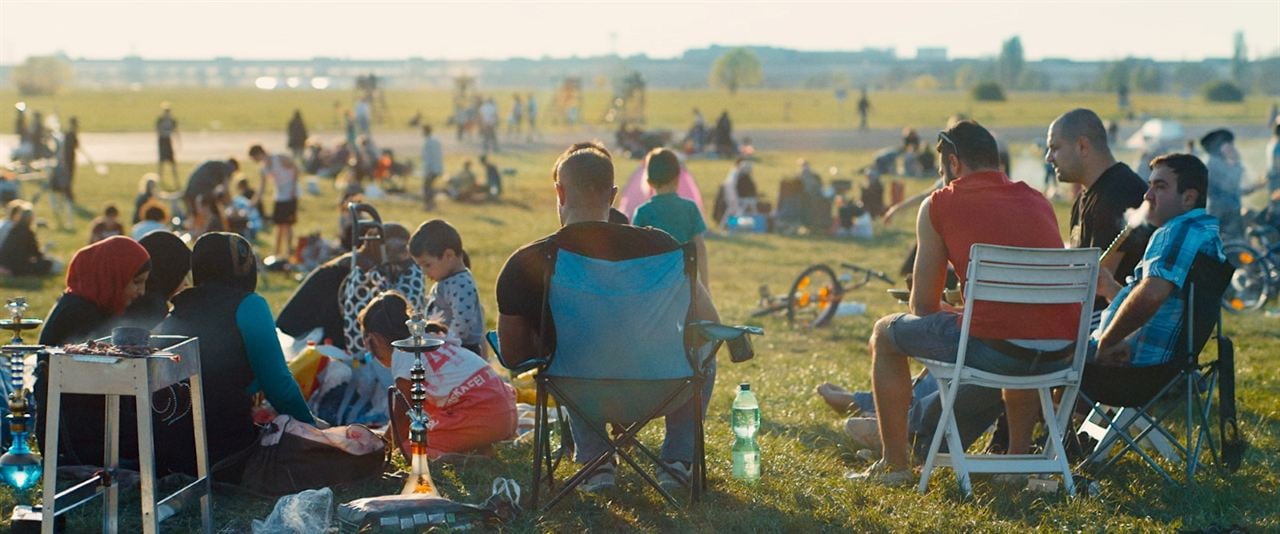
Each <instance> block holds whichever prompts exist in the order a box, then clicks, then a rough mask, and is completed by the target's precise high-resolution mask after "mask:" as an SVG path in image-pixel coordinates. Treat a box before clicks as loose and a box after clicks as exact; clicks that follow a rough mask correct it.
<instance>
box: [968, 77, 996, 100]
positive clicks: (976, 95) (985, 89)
mask: <svg viewBox="0 0 1280 534" xmlns="http://www.w3.org/2000/svg"><path fill="white" fill-rule="evenodd" d="M970 94H971V95H972V96H973V99H974V100H977V101H979V102H1004V88H1003V87H1000V84H998V83H996V82H982V83H980V84H978V85H975V86H973V91H972V92H971V93H970Z"/></svg>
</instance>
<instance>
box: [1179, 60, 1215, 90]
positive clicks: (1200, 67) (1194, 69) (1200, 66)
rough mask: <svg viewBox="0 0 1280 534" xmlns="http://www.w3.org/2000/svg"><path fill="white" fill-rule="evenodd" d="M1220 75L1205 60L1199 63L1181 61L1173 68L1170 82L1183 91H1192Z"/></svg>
mask: <svg viewBox="0 0 1280 534" xmlns="http://www.w3.org/2000/svg"><path fill="white" fill-rule="evenodd" d="M1217 77H1218V73H1217V72H1215V71H1214V70H1213V67H1210V66H1208V65H1206V64H1205V63H1204V62H1203V61H1202V62H1198V63H1180V64H1178V66H1177V67H1175V68H1174V69H1173V74H1172V76H1171V79H1170V82H1172V83H1173V86H1174V87H1176V88H1178V89H1179V90H1181V91H1187V92H1191V91H1194V90H1196V89H1199V88H1201V87H1203V86H1204V84H1205V82H1207V81H1210V80H1213V79H1214V78H1217Z"/></svg>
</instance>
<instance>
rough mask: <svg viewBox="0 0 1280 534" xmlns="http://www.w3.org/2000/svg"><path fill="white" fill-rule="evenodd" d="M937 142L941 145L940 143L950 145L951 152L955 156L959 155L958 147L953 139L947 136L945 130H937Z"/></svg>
mask: <svg viewBox="0 0 1280 534" xmlns="http://www.w3.org/2000/svg"><path fill="white" fill-rule="evenodd" d="M938 143H939V145H941V143H946V144H948V145H951V152H952V153H954V154H955V155H956V157H960V147H959V146H957V145H956V142H955V141H952V140H951V138H950V137H948V136H947V132H938Z"/></svg>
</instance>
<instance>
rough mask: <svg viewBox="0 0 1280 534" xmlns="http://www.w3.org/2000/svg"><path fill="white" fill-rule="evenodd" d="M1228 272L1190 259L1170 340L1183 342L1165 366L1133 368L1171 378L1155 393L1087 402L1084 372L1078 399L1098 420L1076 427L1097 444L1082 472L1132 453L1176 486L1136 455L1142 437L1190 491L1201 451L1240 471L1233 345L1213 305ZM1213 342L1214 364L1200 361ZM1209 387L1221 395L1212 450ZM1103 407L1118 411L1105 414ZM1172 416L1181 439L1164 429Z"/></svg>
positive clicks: (1201, 258)
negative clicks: (1178, 464) (1179, 467)
mask: <svg viewBox="0 0 1280 534" xmlns="http://www.w3.org/2000/svg"><path fill="white" fill-rule="evenodd" d="M1234 271H1235V267H1234V266H1232V265H1231V264H1230V263H1227V262H1223V261H1219V260H1218V259H1216V258H1211V257H1209V256H1206V255H1204V254H1199V255H1197V256H1196V258H1195V261H1194V263H1192V265H1191V270H1190V271H1189V273H1188V276H1187V282H1186V283H1185V284H1183V288H1182V298H1183V303H1184V304H1185V306H1186V308H1185V312H1184V314H1183V318H1182V324H1181V326H1180V327H1179V330H1178V333H1177V334H1176V335H1177V336H1178V337H1180V338H1183V339H1185V340H1186V343H1185V344H1181V346H1180V348H1179V350H1178V352H1177V354H1175V355H1174V359H1173V361H1171V362H1170V363H1168V364H1164V365H1162V366H1159V367H1158V368H1143V369H1139V370H1137V372H1148V373H1163V372H1166V370H1167V372H1168V373H1169V374H1170V375H1171V376H1170V379H1169V380H1168V381H1167V382H1165V383H1164V384H1163V386H1161V387H1160V388H1159V389H1158V390H1154V391H1151V390H1145V391H1144V390H1143V389H1142V388H1134V389H1129V390H1126V391H1124V392H1109V393H1106V394H1094V395H1092V396H1090V395H1089V391H1088V390H1089V389H1090V388H1089V387H1088V384H1087V381H1088V374H1087V373H1086V377H1085V379H1086V384H1085V386H1084V387H1083V388H1082V393H1081V397H1082V398H1084V400H1085V401H1086V402H1087V403H1088V404H1089V405H1090V406H1091V407H1092V412H1093V413H1092V417H1093V418H1094V419H1095V420H1100V421H1101V422H1102V424H1097V423H1094V422H1091V421H1086V423H1085V424H1084V425H1083V426H1082V427H1081V432H1082V433H1085V434H1088V435H1089V436H1090V437H1093V438H1094V439H1098V440H1099V442H1098V443H1097V445H1096V446H1095V447H1094V449H1093V451H1092V452H1091V454H1090V455H1089V457H1088V458H1087V459H1086V460H1085V462H1084V463H1085V464H1086V466H1088V464H1094V465H1092V466H1091V467H1093V473H1094V474H1101V473H1102V472H1104V471H1106V470H1107V469H1108V468H1110V467H1111V466H1113V465H1115V463H1116V461H1117V460H1119V459H1120V458H1121V457H1123V456H1124V455H1125V453H1127V452H1130V451H1132V452H1134V453H1136V454H1137V455H1138V456H1139V457H1141V459H1142V460H1143V462H1144V463H1146V464H1147V465H1148V466H1150V467H1151V468H1152V469H1153V470H1154V471H1156V472H1157V473H1159V474H1160V476H1161V477H1162V478H1164V479H1165V481H1167V482H1169V483H1174V482H1175V480H1174V477H1173V476H1172V475H1170V473H1169V472H1168V471H1166V470H1165V469H1164V468H1163V467H1161V466H1160V464H1159V463H1158V462H1156V460H1155V459H1154V458H1152V457H1151V455H1149V454H1147V452H1146V451H1144V450H1143V449H1142V447H1141V446H1140V442H1142V441H1143V440H1144V439H1150V440H1152V442H1153V443H1157V444H1160V445H1161V446H1162V447H1163V448H1164V449H1165V451H1164V452H1167V453H1168V455H1169V456H1170V459H1172V460H1175V461H1176V460H1181V461H1182V462H1183V464H1184V465H1183V467H1184V473H1183V475H1184V476H1185V479H1184V482H1185V484H1186V485H1187V486H1188V487H1189V486H1191V485H1192V484H1193V483H1194V481H1195V474H1196V471H1197V470H1198V469H1199V467H1200V462H1201V457H1202V455H1203V454H1204V452H1205V451H1206V449H1207V451H1208V452H1209V456H1210V458H1211V459H1212V460H1215V461H1216V462H1218V464H1219V467H1221V468H1223V470H1224V471H1235V470H1236V469H1237V468H1238V467H1239V466H1240V461H1241V457H1242V455H1243V453H1244V448H1245V447H1246V444H1245V442H1244V439H1243V437H1242V436H1241V435H1240V429H1239V424H1238V422H1237V419H1236V406H1235V346H1234V344H1233V343H1232V342H1231V339H1230V338H1228V337H1227V336H1225V335H1223V334H1222V323H1221V318H1222V308H1221V306H1220V305H1219V303H1220V301H1221V299H1222V294H1223V293H1224V292H1225V291H1226V288H1227V285H1228V284H1229V283H1230V281H1231V277H1232V275H1233V273H1234ZM1211 337H1212V338H1216V339H1217V342H1218V350H1217V358H1216V359H1214V360H1211V361H1208V362H1201V360H1200V353H1201V351H1202V350H1203V349H1204V346H1205V345H1206V344H1207V343H1208V341H1209V339H1210V338H1211ZM1148 389H1150V388H1148ZM1215 389H1216V390H1217V391H1218V393H1219V403H1218V431H1219V442H1218V444H1217V445H1215V444H1214V440H1213V436H1212V431H1211V429H1212V427H1211V425H1210V414H1211V409H1212V406H1213V393H1214V390H1215ZM1179 397H1181V398H1179ZM1108 408H1119V410H1118V411H1117V412H1116V413H1114V414H1111V413H1108ZM1179 409H1181V410H1179ZM1175 411H1182V412H1183V414H1184V417H1185V419H1184V422H1185V424H1186V428H1185V430H1186V434H1185V435H1184V436H1183V438H1185V441H1183V440H1182V439H1180V438H1179V437H1177V436H1176V435H1175V434H1174V433H1173V431H1171V430H1170V429H1169V428H1167V421H1168V420H1169V419H1170V416H1171V415H1173V413H1174V412H1175ZM1131 434H1133V435H1131ZM1114 445H1119V446H1120V450H1119V451H1118V452H1115V453H1111V450H1112V448H1113V446H1114ZM1219 446H1220V447H1221V449H1219V448H1218V447H1219Z"/></svg>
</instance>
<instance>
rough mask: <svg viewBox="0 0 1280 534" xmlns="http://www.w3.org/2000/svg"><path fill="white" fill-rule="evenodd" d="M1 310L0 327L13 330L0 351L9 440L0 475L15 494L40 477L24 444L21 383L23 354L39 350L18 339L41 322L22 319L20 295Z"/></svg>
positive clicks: (25, 406) (38, 467) (24, 406)
mask: <svg viewBox="0 0 1280 534" xmlns="http://www.w3.org/2000/svg"><path fill="white" fill-rule="evenodd" d="M5 309H6V310H8V312H9V317H10V318H9V319H3V320H0V329H3V330H11V331H13V339H12V340H10V342H9V344H8V345H5V346H4V348H3V349H2V351H3V352H4V353H6V354H8V355H9V386H10V389H11V390H12V391H10V392H9V398H8V405H9V415H8V416H7V417H8V419H9V429H10V433H11V435H12V438H13V443H12V444H11V445H10V447H9V450H8V451H7V452H6V453H5V454H4V455H3V456H0V478H3V481H4V482H5V483H6V484H8V485H10V486H12V487H13V488H14V489H16V490H18V493H19V495H22V494H24V493H25V490H26V489H28V488H30V487H32V486H34V485H35V484H36V482H38V481H39V480H40V475H41V465H40V460H39V458H38V457H37V456H35V455H34V454H32V452H31V448H30V446H28V445H27V433H28V429H27V422H28V419H30V414H29V413H28V412H29V410H30V406H29V404H28V403H27V396H28V392H27V388H26V387H24V386H23V383H22V372H23V362H22V357H23V355H24V354H28V353H31V352H35V351H39V350H41V349H43V348H44V347H43V346H40V345H26V344H24V343H23V341H22V331H23V330H32V329H35V328H39V327H40V325H41V324H42V323H43V321H41V320H39V319H25V318H23V317H22V316H23V315H24V314H25V313H26V311H27V299H26V298H23V297H18V298H13V299H9V301H8V304H6V305H5Z"/></svg>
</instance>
